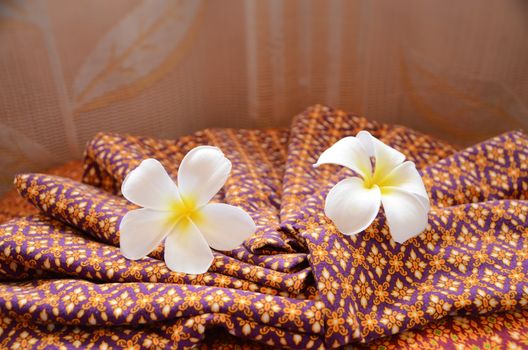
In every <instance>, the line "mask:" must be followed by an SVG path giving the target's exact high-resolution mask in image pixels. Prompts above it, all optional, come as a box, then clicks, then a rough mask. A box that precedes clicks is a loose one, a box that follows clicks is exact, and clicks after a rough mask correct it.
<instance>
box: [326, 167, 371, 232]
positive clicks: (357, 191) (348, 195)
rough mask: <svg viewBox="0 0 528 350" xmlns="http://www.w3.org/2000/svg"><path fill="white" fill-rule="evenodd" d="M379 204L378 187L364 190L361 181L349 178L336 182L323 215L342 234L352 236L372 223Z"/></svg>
mask: <svg viewBox="0 0 528 350" xmlns="http://www.w3.org/2000/svg"><path fill="white" fill-rule="evenodd" d="M380 204H381V192H380V190H379V187H378V186H373V187H372V188H366V187H365V186H364V182H363V180H362V179H360V178H357V177H351V178H348V179H345V180H342V181H340V182H338V183H337V184H336V185H335V186H334V187H333V188H332V189H331V190H330V192H328V195H327V196H326V204H325V214H326V216H328V217H329V218H330V219H332V221H333V222H334V224H335V225H336V226H337V228H338V229H339V231H341V232H342V233H343V234H345V235H354V234H357V233H358V232H361V231H363V230H364V229H366V228H367V227H368V226H369V225H370V224H371V223H372V221H374V219H375V218H376V215H378V211H379V208H380Z"/></svg>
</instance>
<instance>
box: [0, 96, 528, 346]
mask: <svg viewBox="0 0 528 350" xmlns="http://www.w3.org/2000/svg"><path fill="white" fill-rule="evenodd" d="M360 130H368V131H369V132H371V133H372V134H373V135H374V136H376V137H377V138H379V139H381V140H382V141H384V142H385V143H387V144H389V145H391V146H392V147H394V148H396V149H398V150H400V151H401V152H402V153H404V154H405V155H406V156H407V158H408V159H410V160H413V161H414V162H415V163H416V165H417V167H418V168H419V169H420V172H421V173H422V175H423V179H424V183H425V185H426V188H427V190H428V193H429V196H430V199H431V204H432V210H431V213H430V215H429V225H428V227H427V229H426V231H425V232H423V233H422V234H421V235H419V236H418V237H415V238H413V239H411V240H410V241H408V242H406V243H405V244H397V243H395V242H394V241H392V240H391V238H390V235H389V233H388V228H387V225H386V224H385V218H384V215H383V213H381V214H380V215H378V218H377V219H376V220H375V222H374V223H373V225H371V227H369V228H368V229H366V230H365V231H364V232H362V233H360V234H358V235H356V236H353V237H349V236H344V235H342V234H341V233H339V232H338V231H337V229H336V228H335V226H334V225H333V224H332V223H331V222H330V220H329V219H328V218H326V217H325V216H324V211H323V206H324V198H325V197H326V194H327V192H328V191H329V189H330V188H331V187H332V186H333V185H334V184H335V183H336V182H338V181H339V180H341V179H343V178H344V177H346V176H349V175H350V173H349V171H348V170H346V169H338V168H337V167H332V166H324V167H320V168H319V169H314V168H313V167H312V164H313V163H314V162H315V160H316V159H317V157H318V156H319V154H320V153H321V152H322V151H324V150H325V149H326V148H328V147H329V146H330V145H332V144H333V143H334V142H336V141H337V140H339V139H340V138H342V137H344V136H349V135H355V134H356V133H357V132H358V131H360ZM200 144H210V145H215V146H218V147H220V148H221V149H222V150H223V152H224V153H225V154H226V156H227V157H228V158H229V159H230V160H231V161H232V163H233V171H232V174H231V176H230V178H229V180H228V182H227V183H226V185H225V187H224V190H223V191H221V192H220V193H219V194H218V195H217V196H216V197H215V200H216V201H221V202H226V203H229V204H232V205H237V206H240V207H242V208H243V209H244V210H246V211H247V212H248V213H249V214H250V215H251V216H252V217H253V219H254V221H255V222H256V223H257V226H258V228H257V232H256V233H255V235H254V236H253V237H251V238H250V239H248V240H247V241H246V242H245V243H244V245H242V246H240V247H239V248H237V249H235V250H233V251H230V252H215V261H214V263H213V266H212V267H211V268H210V270H209V271H208V272H207V273H205V274H202V275H198V276H195V275H185V274H180V273H175V272H171V271H170V270H168V269H167V268H166V266H165V264H164V262H163V260H162V253H163V251H162V249H163V247H162V246H160V247H159V248H158V249H157V250H155V251H154V252H153V253H152V254H150V256H149V257H147V258H145V259H142V260H139V261H130V260H127V259H125V258H124V257H122V256H121V254H120V251H119V248H118V245H119V232H118V229H117V228H118V225H119V222H120V220H121V218H122V216H123V215H124V214H125V213H126V212H127V210H130V209H132V208H134V206H133V205H131V204H130V203H128V202H127V201H126V200H124V199H123V198H122V197H121V196H120V195H119V188H120V184H121V182H122V180H123V178H124V177H125V176H126V174H127V173H128V172H130V171H131V170H133V169H134V168H135V167H136V166H137V165H138V164H139V163H140V162H141V160H143V159H145V158H148V157H153V158H156V159H158V160H160V161H161V162H162V163H163V164H164V166H165V167H166V168H167V169H168V171H169V173H170V174H172V175H173V176H174V177H176V176H177V171H178V164H179V162H180V161H181V159H182V157H183V156H184V155H185V154H186V152H187V151H188V150H190V149H192V148H194V147H195V146H197V145H200ZM84 170H85V175H84V178H83V183H78V182H75V181H73V180H68V179H65V178H61V177H57V176H50V175H45V174H24V175H19V176H18V177H17V179H16V185H17V188H18V190H19V191H20V194H21V195H22V196H23V197H25V198H26V199H27V200H29V201H30V202H31V203H32V204H34V205H35V206H36V207H37V208H39V209H40V211H41V215H37V216H32V217H25V218H19V219H15V220H12V221H10V222H8V223H5V224H3V225H1V226H0V279H1V280H2V283H1V284H0V310H1V313H2V314H3V315H5V316H6V317H5V319H4V320H3V321H0V329H1V330H2V331H3V333H0V345H1V346H4V347H14V346H16V345H17V344H22V343H23V342H25V343H24V345H27V346H26V347H28V348H31V347H35V348H37V347H39V346H42V345H43V344H47V343H45V342H46V341H49V344H51V345H50V346H52V345H57V346H58V345H60V344H61V343H60V342H61V341H62V340H60V339H59V338H60V337H59V336H58V335H60V334H64V333H61V332H64V329H67V330H68V332H69V333H70V334H75V332H77V333H78V335H79V337H78V338H79V339H77V340H75V339H74V340H73V341H70V340H64V342H63V343H62V345H64V346H65V347H69V346H82V347H86V346H88V345H90V344H93V345H95V346H97V347H103V348H104V347H105V346H109V347H118V348H122V347H128V346H130V347H134V346H137V347H145V348H148V347H154V348H157V347H168V346H173V347H179V348H185V347H190V346H193V345H196V344H198V343H200V342H201V341H203V339H204V337H205V335H206V334H207V332H209V331H210V330H213V329H222V330H224V331H225V332H228V333H230V334H232V335H234V336H237V337H241V338H245V339H250V340H253V341H256V342H258V343H261V344H265V345H270V346H283V347H289V348H298V349H307V348H334V347H339V346H343V345H346V344H350V343H365V342H367V343H368V342H371V341H374V340H377V339H379V338H381V337H383V336H387V335H391V334H396V333H400V332H403V331H405V330H408V329H414V328H416V327H421V326H424V325H427V324H431V323H432V322H435V321H436V320H439V319H442V318H444V317H446V316H448V315H463V314H480V313H489V312H498V311H507V310H519V309H523V308H527V307H528V276H527V274H526V271H528V240H527V238H528V237H527V236H528V229H527V215H528V202H527V200H526V197H527V195H528V138H527V137H526V135H524V134H523V133H522V132H511V133H508V134H504V135H500V136H497V137H495V138H493V139H490V140H487V141H485V142H483V143H481V144H479V145H476V146H473V147H469V148H467V149H465V150H463V151H461V152H455V150H454V148H453V147H451V146H449V145H447V144H445V143H442V142H441V141H438V140H435V139H433V138H431V137H429V136H426V135H423V134H420V133H417V132H415V131H413V130H410V129H407V128H404V127H398V126H389V125H385V124H380V123H375V122H369V121H367V120H366V119H364V118H360V117H356V116H351V115H348V114H346V113H344V112H342V111H338V110H333V109H331V108H328V107H324V106H315V107H312V108H310V109H308V110H307V111H306V112H305V113H303V114H302V115H300V116H298V117H296V118H295V120H294V121H293V123H292V126H291V128H290V129H288V130H286V129H270V130H232V129H214V130H204V131H201V132H198V133H196V134H194V135H191V136H187V137H183V138H181V139H179V140H176V141H172V140H154V139H150V138H138V137H131V136H121V135H115V134H98V135H97V136H96V137H95V138H94V139H93V140H92V141H91V142H90V143H89V144H88V146H87V149H86V156H85V162H84ZM6 320H7V321H6ZM75 330H77V331H75ZM34 340H35V341H34ZM76 341H77V343H76ZM75 344H77V345H75Z"/></svg>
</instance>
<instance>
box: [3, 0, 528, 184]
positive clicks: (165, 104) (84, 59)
mask: <svg viewBox="0 0 528 350" xmlns="http://www.w3.org/2000/svg"><path fill="white" fill-rule="evenodd" d="M527 11H528V6H527V5H526V1H522V0H513V1H491V2H489V3H487V4H486V6H482V1H479V0H465V1H458V2H456V3H454V4H449V5H446V4H445V3H444V2H436V1H420V0H400V1H397V2H396V1H391V0H379V1H375V2H372V1H366V0H361V1H347V0H330V1H328V0H289V1H281V0H271V1H260V0H230V1H221V2H220V1H207V0H112V1H111V2H109V1H107V0H77V1H71V0H4V1H0V77H1V79H0V194H2V193H4V192H5V191H6V190H7V189H8V188H9V187H10V186H11V183H12V179H13V177H14V175H15V174H16V173H19V172H28V171H31V172H35V171H38V172H41V171H43V170H44V169H46V168H48V167H49V166H51V165H53V164H57V165H58V164H61V163H63V162H66V161H69V160H71V159H78V158H80V157H81V156H82V151H83V149H84V145H85V144H86V142H87V141H89V140H91V139H92V138H93V137H94V135H95V134H96V133H97V132H99V131H101V130H104V131H108V132H115V133H130V134H137V135H148V136H151V137H157V138H172V139H174V138H176V137H180V136H182V135H186V134H189V133H192V132H195V131H197V130H200V129H203V128H206V127H211V126H215V127H219V126H221V127H235V128H257V127H259V128H260V127H287V126H288V125H289V123H290V122H291V119H292V117H293V116H295V115H296V114H298V113H300V112H301V111H302V110H303V109H304V108H305V107H306V106H308V105H310V104H313V103H315V102H320V103H324V104H329V105H334V106H339V107H341V108H344V109H349V110H354V111H357V112H358V113H361V114H362V115H367V116H369V118H373V119H375V120H380V121H383V122H387V123H393V124H394V123H398V124H403V125H407V126H409V127H413V128H415V129H417V130H421V131H423V132H427V133H431V134H433V135H435V136H439V137H442V138H444V139H446V140H448V141H449V142H453V143H455V144H459V145H463V146H466V145H470V144H473V143H476V142H479V141H481V140H484V139H486V138H489V137H491V136H495V135H497V134H499V133H502V132H505V131H507V130H512V129H517V128H524V129H526V128H528V67H527V65H528V40H526V37H527V36H528V21H527Z"/></svg>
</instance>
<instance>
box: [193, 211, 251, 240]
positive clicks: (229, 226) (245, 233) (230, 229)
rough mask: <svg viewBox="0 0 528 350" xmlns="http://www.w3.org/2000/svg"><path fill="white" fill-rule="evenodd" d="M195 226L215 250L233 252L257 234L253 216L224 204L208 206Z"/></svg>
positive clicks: (201, 212)
mask: <svg viewBox="0 0 528 350" xmlns="http://www.w3.org/2000/svg"><path fill="white" fill-rule="evenodd" d="M200 216H201V217H202V219H201V220H199V221H196V222H195V224H196V226H197V227H198V229H199V230H200V232H201V233H202V234H203V235H204V237H205V239H206V240H207V242H208V243H209V246H211V247H212V248H214V249H218V250H232V249H235V248H236V247H238V246H239V245H240V244H242V242H244V240H245V239H246V238H248V237H249V236H251V235H252V234H253V233H254V232H255V229H256V227H255V223H254V222H253V219H252V218H251V216H249V215H248V213H246V212H245V211H244V210H242V209H241V208H239V207H235V206H232V205H228V204H223V203H211V204H207V205H206V206H205V207H203V208H202V209H201V211H200Z"/></svg>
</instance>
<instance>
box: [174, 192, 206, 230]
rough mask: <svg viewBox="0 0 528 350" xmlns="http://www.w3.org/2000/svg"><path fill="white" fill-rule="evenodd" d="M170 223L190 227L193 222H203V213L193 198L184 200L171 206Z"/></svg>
mask: <svg viewBox="0 0 528 350" xmlns="http://www.w3.org/2000/svg"><path fill="white" fill-rule="evenodd" d="M169 208H170V209H169V211H170V212H171V215H170V217H169V223H170V224H171V225H174V226H175V225H177V224H179V225H184V226H187V225H190V224H191V221H192V222H194V223H197V222H198V221H200V220H202V213H201V212H200V210H199V208H198V206H197V205H196V200H194V199H193V198H189V197H187V198H182V200H181V201H174V202H172V203H171V204H170V207H169Z"/></svg>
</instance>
